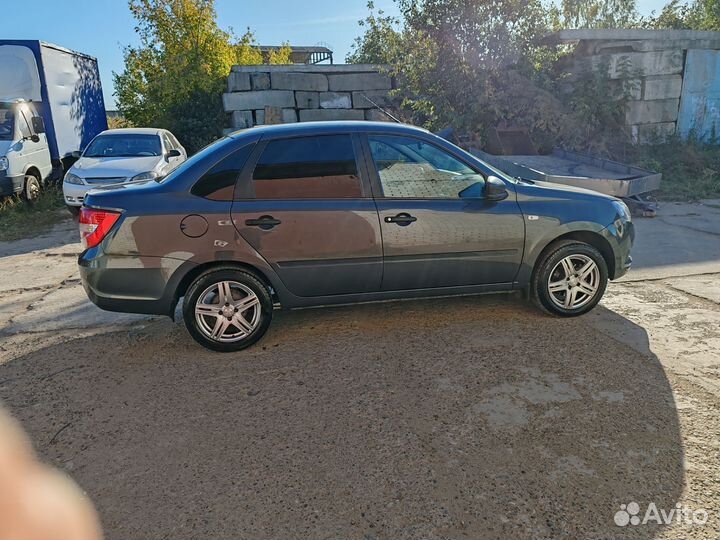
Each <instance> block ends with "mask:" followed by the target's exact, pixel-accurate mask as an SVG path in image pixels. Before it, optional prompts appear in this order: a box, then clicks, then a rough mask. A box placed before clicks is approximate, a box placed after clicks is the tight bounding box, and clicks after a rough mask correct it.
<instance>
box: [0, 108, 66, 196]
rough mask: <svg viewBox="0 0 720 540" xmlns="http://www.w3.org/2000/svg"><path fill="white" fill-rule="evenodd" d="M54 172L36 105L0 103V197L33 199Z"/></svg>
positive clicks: (42, 123) (43, 127)
mask: <svg viewBox="0 0 720 540" xmlns="http://www.w3.org/2000/svg"><path fill="white" fill-rule="evenodd" d="M52 171H53V166H52V162H51V161H50V151H49V149H48V141H47V136H46V135H45V124H44V122H43V119H42V118H41V117H40V115H39V114H38V112H37V110H36V108H35V105H34V104H33V103H32V102H29V101H25V100H22V99H17V100H12V101H0V195H12V194H15V193H19V194H21V195H22V196H23V197H25V198H26V199H28V200H34V199H36V198H37V197H38V195H39V194H40V187H41V186H42V185H43V184H44V183H45V181H46V180H47V179H48V178H49V177H50V175H51V174H52Z"/></svg>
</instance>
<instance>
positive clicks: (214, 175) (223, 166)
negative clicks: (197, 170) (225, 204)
mask: <svg viewBox="0 0 720 540" xmlns="http://www.w3.org/2000/svg"><path fill="white" fill-rule="evenodd" d="M254 146H255V145H253V144H250V145H248V146H245V147H243V148H241V149H240V150H236V151H235V152H233V153H232V154H230V155H229V156H227V157H226V158H225V159H223V160H222V161H221V162H220V163H217V164H216V165H215V166H213V168H212V169H210V170H209V171H208V172H206V173H205V174H204V175H203V177H202V178H200V180H198V181H197V182H196V183H195V185H194V186H193V187H192V190H191V193H192V194H193V195H197V196H199V197H205V198H206V199H212V200H213V201H232V199H233V193H234V191H235V183H236V182H237V179H238V177H239V176H240V172H241V171H242V168H243V167H244V166H245V162H246V161H247V159H248V157H250V152H252V149H253V148H254Z"/></svg>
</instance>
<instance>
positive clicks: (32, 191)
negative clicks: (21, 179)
mask: <svg viewBox="0 0 720 540" xmlns="http://www.w3.org/2000/svg"><path fill="white" fill-rule="evenodd" d="M40 186H41V183H40V178H39V177H38V176H37V175H36V174H35V173H27V174H25V184H24V185H23V190H22V196H23V199H25V200H26V201H28V202H30V203H32V202H35V201H36V200H37V199H38V197H39V196H40Z"/></svg>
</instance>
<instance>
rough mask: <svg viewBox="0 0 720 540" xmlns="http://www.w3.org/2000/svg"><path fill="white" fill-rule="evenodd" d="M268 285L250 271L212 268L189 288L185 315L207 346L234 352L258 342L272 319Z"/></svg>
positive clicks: (188, 327) (196, 338)
mask: <svg viewBox="0 0 720 540" xmlns="http://www.w3.org/2000/svg"><path fill="white" fill-rule="evenodd" d="M272 310H273V304H272V299H271V297H270V293H269V291H268V288H267V286H266V285H265V284H264V283H262V282H261V281H260V280H259V279H258V278H257V277H255V276H254V275H252V274H249V273H248V272H244V271H242V270H237V269H233V268H221V269H215V270H209V271H207V272H205V273H203V274H201V275H200V276H199V277H198V278H197V279H195V281H193V283H192V284H191V285H190V287H189V288H188V290H187V294H186V295H185V303H184V305H183V318H184V320H185V326H186V327H187V329H188V331H189V332H190V335H191V336H192V337H193V338H194V339H195V341H197V342H198V343H200V345H202V346H203V347H207V348H208V349H212V350H213V351H220V352H232V351H239V350H242V349H245V348H247V347H249V346H251V345H252V344H254V343H256V342H257V341H258V340H259V339H260V338H261V337H262V336H263V335H264V334H265V332H266V331H267V329H268V326H270V321H271V320H272Z"/></svg>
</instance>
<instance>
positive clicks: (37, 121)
mask: <svg viewBox="0 0 720 540" xmlns="http://www.w3.org/2000/svg"><path fill="white" fill-rule="evenodd" d="M30 123H31V124H32V128H33V131H34V132H35V133H45V122H44V121H43V119H42V118H41V117H40V116H33V117H32V119H31V121H30Z"/></svg>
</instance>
